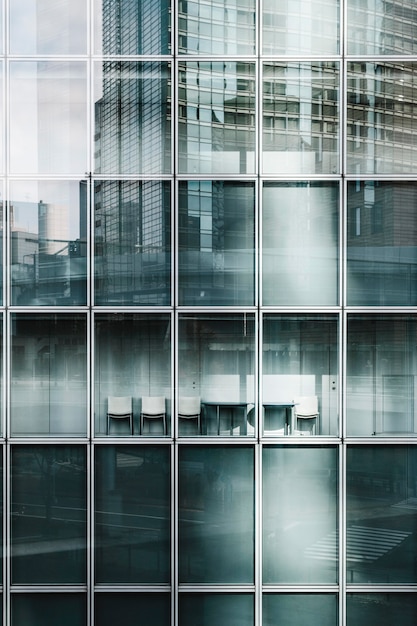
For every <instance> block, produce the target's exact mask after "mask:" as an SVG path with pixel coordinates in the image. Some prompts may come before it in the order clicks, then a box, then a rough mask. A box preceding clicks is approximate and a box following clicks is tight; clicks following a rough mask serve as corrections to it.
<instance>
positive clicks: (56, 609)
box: [11, 593, 87, 626]
mask: <svg viewBox="0 0 417 626" xmlns="http://www.w3.org/2000/svg"><path fill="white" fill-rule="evenodd" d="M11 623H12V626H22V624H24V625H25V626H56V624H59V625H60V626H86V624H87V606H86V599H85V596H84V595H81V594H78V593H77V594H74V593H71V594H66V595H64V594H63V593H40V594H39V593H38V594H34V593H25V594H20V593H17V594H14V595H12V620H11Z"/></svg>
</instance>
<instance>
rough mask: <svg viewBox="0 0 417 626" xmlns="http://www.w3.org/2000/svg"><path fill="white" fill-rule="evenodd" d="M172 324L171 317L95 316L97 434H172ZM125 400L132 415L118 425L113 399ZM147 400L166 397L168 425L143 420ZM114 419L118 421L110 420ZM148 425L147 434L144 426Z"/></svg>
mask: <svg viewBox="0 0 417 626" xmlns="http://www.w3.org/2000/svg"><path fill="white" fill-rule="evenodd" d="M170 334H171V321H170V317H169V316H167V315H157V314H154V315H129V314H118V315H115V314H108V315H96V318H95V379H94V380H95V385H94V390H95V394H94V399H95V417H96V424H95V427H96V434H98V435H100V434H101V435H105V434H109V435H112V436H115V435H124V436H126V435H128V436H129V435H131V434H134V435H139V434H144V435H148V434H151V435H153V434H155V435H159V436H161V435H163V430H164V429H163V427H164V424H165V425H166V429H165V430H166V431H167V433H169V432H170V419H169V418H170V415H171V343H170ZM115 397H116V398H126V399H127V400H126V401H127V402H129V403H130V404H129V410H122V411H119V413H120V414H121V415H123V414H125V415H126V413H130V414H132V416H131V417H130V418H129V419H118V418H117V411H116V412H115V411H114V410H113V409H112V407H111V406H109V405H111V404H112V398H115ZM144 397H162V398H163V404H164V409H165V414H166V415H165V419H163V418H162V417H161V418H160V419H150V418H149V419H147V418H144V419H142V420H140V413H141V409H142V404H143V398H144ZM111 415H112V416H113V417H111ZM141 421H142V422H143V424H142V425H143V430H142V429H141V424H140V422H141Z"/></svg>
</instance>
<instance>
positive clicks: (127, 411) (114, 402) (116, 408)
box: [107, 396, 133, 435]
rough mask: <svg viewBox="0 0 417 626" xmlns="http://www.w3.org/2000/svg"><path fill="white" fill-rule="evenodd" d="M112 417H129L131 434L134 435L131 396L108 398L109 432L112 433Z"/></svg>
mask: <svg viewBox="0 0 417 626" xmlns="http://www.w3.org/2000/svg"><path fill="white" fill-rule="evenodd" d="M110 419H114V420H123V419H128V420H129V428H130V434H131V435H133V411H132V397H131V396H109V397H108V398H107V434H109V433H110Z"/></svg>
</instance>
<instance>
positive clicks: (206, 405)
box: [178, 314, 255, 436]
mask: <svg viewBox="0 0 417 626" xmlns="http://www.w3.org/2000/svg"><path fill="white" fill-rule="evenodd" d="M254 324H255V318H254V316H253V315H251V314H235V315H220V314H217V315H201V316H200V315H196V316H194V315H184V316H181V317H180V319H179V363H178V375H179V389H178V392H179V404H180V409H181V403H182V399H183V398H184V397H185V398H197V399H198V400H197V401H198V402H200V403H201V408H200V410H201V420H200V421H199V422H197V420H187V419H183V418H181V416H180V417H179V420H178V422H179V424H178V429H179V434H180V435H184V436H187V435H189V436H195V435H210V436H213V435H214V436H217V435H222V436H245V435H251V436H253V435H254V432H255V431H254V427H255V408H254V402H255V377H254V367H255V326H254Z"/></svg>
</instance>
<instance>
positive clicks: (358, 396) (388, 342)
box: [346, 315, 417, 436]
mask: <svg viewBox="0 0 417 626" xmlns="http://www.w3.org/2000/svg"><path fill="white" fill-rule="evenodd" d="M416 337H417V319H416V318H415V317H413V316H401V315H400V316H393V315H392V316H391V315H378V316H350V317H349V318H348V347H347V389H346V391H347V432H348V434H349V435H359V436H369V435H376V436H381V435H405V436H410V435H415V434H416V433H417V424H416V415H417V412H416V406H415V380H416V376H417V363H416V359H415V348H416V343H417V340H416Z"/></svg>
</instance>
